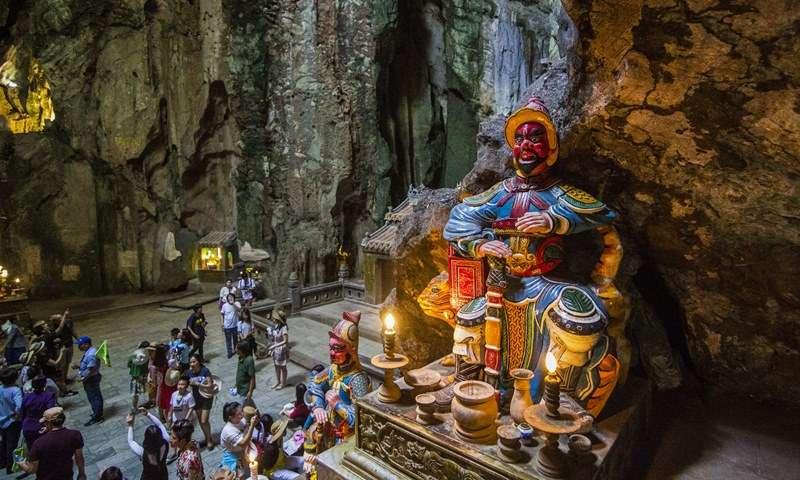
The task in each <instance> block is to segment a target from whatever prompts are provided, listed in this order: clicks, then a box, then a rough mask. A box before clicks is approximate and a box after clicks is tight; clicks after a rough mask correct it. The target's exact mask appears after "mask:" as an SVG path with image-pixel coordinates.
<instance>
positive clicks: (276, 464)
mask: <svg viewBox="0 0 800 480" xmlns="http://www.w3.org/2000/svg"><path fill="white" fill-rule="evenodd" d="M262 419H263V420H262V422H263V423H264V426H265V428H266V429H268V431H269V437H268V438H267V440H266V442H265V444H264V450H263V453H262V455H261V470H260V471H261V472H262V473H264V474H265V475H267V476H268V477H269V478H271V479H273V480H293V479H295V478H297V477H299V476H300V473H299V472H302V469H303V458H302V457H291V456H288V455H286V452H284V451H283V436H284V434H285V433H286V427H287V426H288V425H289V420H288V419H285V418H281V419H278V420H273V419H272V417H271V416H269V415H263V416H262ZM264 420H266V421H264Z"/></svg>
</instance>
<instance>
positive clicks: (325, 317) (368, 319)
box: [300, 300, 382, 343]
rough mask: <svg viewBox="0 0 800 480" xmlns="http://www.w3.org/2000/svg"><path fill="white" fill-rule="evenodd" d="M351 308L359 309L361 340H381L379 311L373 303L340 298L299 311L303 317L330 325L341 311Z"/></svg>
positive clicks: (339, 316) (351, 309)
mask: <svg viewBox="0 0 800 480" xmlns="http://www.w3.org/2000/svg"><path fill="white" fill-rule="evenodd" d="M353 310H359V311H361V321H360V322H359V323H358V334H359V336H360V338H361V341H362V342H363V341H364V339H368V340H372V341H374V342H379V343H380V342H382V340H381V321H380V317H379V315H378V314H379V311H378V308H377V307H376V306H374V305H369V304H366V303H361V302H353V301H350V300H342V301H339V302H335V303H328V304H326V305H320V306H319V307H314V308H308V309H305V310H303V311H302V312H300V313H301V315H302V316H303V317H306V318H309V319H311V320H314V321H317V322H319V323H322V324H324V325H327V326H328V327H332V326H334V325H336V322H338V321H339V319H340V318H342V312H347V311H353Z"/></svg>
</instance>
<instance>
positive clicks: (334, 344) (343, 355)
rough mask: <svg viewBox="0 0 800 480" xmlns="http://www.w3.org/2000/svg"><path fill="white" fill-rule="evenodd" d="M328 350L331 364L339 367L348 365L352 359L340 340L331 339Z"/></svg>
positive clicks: (344, 344) (345, 345) (346, 347)
mask: <svg viewBox="0 0 800 480" xmlns="http://www.w3.org/2000/svg"><path fill="white" fill-rule="evenodd" d="M328 348H329V351H330V357H331V363H333V364H335V365H339V366H342V365H348V364H349V363H350V360H351V359H352V356H351V354H350V348H349V347H348V346H347V344H346V343H344V342H343V341H342V340H341V339H339V338H336V337H331V339H330V341H328Z"/></svg>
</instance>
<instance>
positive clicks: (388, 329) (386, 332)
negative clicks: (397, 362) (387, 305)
mask: <svg viewBox="0 0 800 480" xmlns="http://www.w3.org/2000/svg"><path fill="white" fill-rule="evenodd" d="M395 335H397V332H396V331H395V329H394V315H392V314H391V312H390V313H387V314H386V316H385V317H383V353H385V354H386V356H387V357H389V358H394V338H395Z"/></svg>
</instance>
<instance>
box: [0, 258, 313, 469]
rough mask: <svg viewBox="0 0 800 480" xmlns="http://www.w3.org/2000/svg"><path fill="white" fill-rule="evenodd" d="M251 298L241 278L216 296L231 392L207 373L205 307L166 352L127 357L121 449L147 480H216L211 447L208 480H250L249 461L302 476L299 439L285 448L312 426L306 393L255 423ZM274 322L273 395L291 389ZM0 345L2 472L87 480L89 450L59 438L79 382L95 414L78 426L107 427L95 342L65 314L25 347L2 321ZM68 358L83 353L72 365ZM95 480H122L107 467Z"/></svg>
mask: <svg viewBox="0 0 800 480" xmlns="http://www.w3.org/2000/svg"><path fill="white" fill-rule="evenodd" d="M254 288H255V282H254V281H253V279H251V278H249V277H248V276H247V275H246V273H245V274H244V275H243V276H242V278H241V279H240V280H239V281H238V282H237V283H236V285H234V283H233V282H231V281H227V282H226V283H225V285H224V286H223V287H222V288H221V289H220V294H219V303H218V304H217V306H218V311H219V316H220V317H219V318H220V326H221V329H220V330H221V332H220V334H221V335H222V336H223V338H224V341H225V349H226V354H227V358H228V359H232V357H233V356H234V355H236V357H237V358H236V360H235V361H236V375H235V380H234V384H233V385H232V386H231V387H230V388H229V389H228V390H227V391H225V390H223V391H222V392H220V386H221V384H222V381H221V380H220V378H219V377H218V376H215V375H213V374H212V372H211V370H210V368H209V366H208V365H207V364H206V362H205V352H204V343H205V340H206V336H207V334H208V333H209V331H212V332H213V331H214V330H213V329H210V330H209V328H208V323H207V321H206V317H205V313H204V312H203V306H202V305H194V306H193V307H192V308H191V314H190V315H189V316H188V318H187V319H186V324H185V326H184V325H182V326H181V327H176V328H172V329H171V331H170V338H169V340H166V341H162V342H151V341H141V342H139V343H138V344H137V345H138V346H137V347H136V349H135V350H134V351H133V353H131V355H130V356H129V357H128V360H127V369H128V373H129V375H130V394H131V402H132V409H131V413H130V414H128V415H127V418H126V422H127V426H128V429H127V442H128V446H129V447H130V449H131V451H132V452H133V453H134V454H135V455H136V456H137V457H138V458H139V459H140V460H141V465H142V473H141V477H140V478H141V479H142V480H162V479H167V478H169V473H168V472H169V471H168V465H170V464H172V463H173V462H175V463H176V467H175V472H176V475H177V478H178V479H180V480H203V479H206V478H212V477H207V476H206V473H207V472H206V471H205V469H204V466H203V461H202V451H203V450H208V451H212V450H214V449H215V448H217V447H220V448H221V453H222V460H221V462H220V465H219V468H218V471H216V472H215V473H214V475H215V476H214V477H213V478H225V479H237V480H238V479H244V478H249V477H250V473H251V468H252V467H251V463H252V462H253V461H255V462H256V464H257V471H258V472H259V473H260V474H262V475H265V476H267V477H268V478H271V479H280V480H284V479H285V480H288V479H294V478H296V477H298V476H300V475H301V473H302V466H303V457H302V445H303V437H304V434H303V430H302V429H300V430H297V431H296V432H293V433H291V434H290V435H289V439H288V440H284V437H285V436H286V432H287V429H290V428H294V429H298V428H302V427H303V426H304V425H306V424H307V423H308V421H309V407H308V405H306V398H305V393H306V385H305V384H304V383H299V384H298V385H296V390H295V401H294V402H292V403H290V404H287V405H286V406H285V407H284V409H283V410H282V411H280V412H274V415H270V414H269V413H262V412H261V411H260V410H259V409H258V407H257V405H256V404H255V402H254V400H253V395H254V392H255V391H256V388H257V383H256V363H255V361H256V355H255V353H256V350H257V348H259V347H258V343H257V342H256V334H257V332H256V329H255V328H254V324H253V319H252V315H251V312H250V308H251V307H252V305H253V293H252V292H253V289H254ZM271 319H272V324H273V325H272V326H269V327H268V328H267V329H266V332H265V334H266V344H267V345H266V349H264V348H263V347H261V353H262V356H266V357H268V358H271V360H272V363H273V365H274V367H275V377H276V380H275V383H274V384H273V385H272V388H273V389H281V388H284V387H286V386H287V361H288V359H289V329H288V326H287V321H286V314H285V313H284V312H283V311H281V310H276V311H274V312H273V314H272V315H271ZM2 337H4V340H5V342H4V343H5V350H4V356H3V360H2V363H3V365H2V369H0V384H2V387H0V468H4V469H5V471H6V473H7V474H13V473H15V472H19V475H18V476H17V478H25V477H26V476H28V475H35V478H37V479H42V480H64V479H71V478H73V475H75V473H76V471H75V470H77V478H78V479H85V478H86V466H85V460H84V455H83V448H84V438H83V435H82V434H81V432H80V431H79V430H73V429H70V428H67V427H65V426H64V425H65V421H66V418H67V413H66V412H65V411H64V408H62V407H61V406H60V399H61V398H63V397H65V396H71V395H75V394H76V393H77V392H76V391H75V390H72V389H71V388H70V385H71V384H73V383H75V382H80V383H81V384H82V386H83V390H84V392H85V394H86V400H87V403H88V405H89V406H90V409H91V412H92V413H91V416H90V418H88V420H87V421H86V422H85V423H84V426H87V427H88V426H90V425H93V424H96V423H100V422H103V421H104V420H105V419H104V416H103V415H104V411H103V394H102V388H101V385H102V378H103V375H102V373H101V369H102V368H103V363H102V361H101V360H102V354H101V353H100V352H99V349H98V347H97V346H95V345H94V342H93V341H92V339H91V338H90V337H88V336H85V335H84V336H79V335H78V334H77V332H76V331H75V326H74V324H73V322H72V320H71V319H70V317H69V310H65V311H64V313H62V314H60V315H54V316H52V317H50V319H49V321H40V322H36V323H35V324H34V325H33V327H32V333H31V334H30V335H29V336H27V337H26V335H25V332H24V331H23V329H22V328H20V326H18V325H16V324H14V323H13V322H11V321H7V322H6V323H5V324H4V325H2ZM73 346H77V347H78V349H79V350H80V351H81V357H80V360H79V361H77V362H76V364H75V365H72V360H73V354H74V352H73V348H74V347H73ZM70 366H72V367H73V368H74V369H75V370H77V372H76V375H75V377H74V378H70V371H71V370H70ZM319 370H321V366H320V367H319ZM312 373H313V372H312ZM226 395H227V397H228V398H226V399H225V400H227V401H226V402H225V403H224V405H223V406H222V415H221V419H220V420H221V423H219V424H217V427H218V428H220V434H219V437H218V438H219V440H218V441H215V437H214V435H213V433H212V432H213V428H212V423H213V422H212V420H213V419H212V415H211V411H212V407H213V405H214V402H215V401H221V399H220V397H224V396H226ZM137 417H140V418H142V419H143V420H145V421H146V422H147V427H146V428H145V430H144V436H143V437H142V438H141V440H139V439H137V438H136V435H135V431H134V425H135V423H136V419H137ZM196 425H199V431H200V432H199V435H198V438H197V439H195V426H196ZM21 438H22V441H20V440H21ZM44 459H46V461H42V460H44ZM215 470H216V469H215ZM208 473H211V472H208ZM99 478H101V479H102V480H118V479H125V478H128V477H125V472H124V471H123V470H122V469H121V468H119V467H118V466H114V467H109V468H107V469H105V470H104V471H103V472H102V473H101V476H100V477H99Z"/></svg>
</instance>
